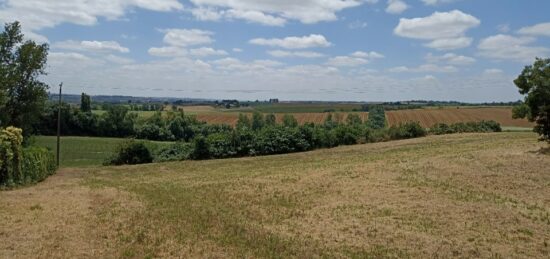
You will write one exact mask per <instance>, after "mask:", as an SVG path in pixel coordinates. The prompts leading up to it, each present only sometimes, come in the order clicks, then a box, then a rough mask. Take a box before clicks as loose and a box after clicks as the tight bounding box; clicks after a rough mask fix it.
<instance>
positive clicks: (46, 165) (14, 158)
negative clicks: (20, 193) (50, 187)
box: [0, 127, 57, 187]
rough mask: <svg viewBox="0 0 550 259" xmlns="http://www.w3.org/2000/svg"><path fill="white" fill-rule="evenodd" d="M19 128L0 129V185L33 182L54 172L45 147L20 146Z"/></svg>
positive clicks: (53, 166) (50, 157) (49, 153)
mask: <svg viewBox="0 0 550 259" xmlns="http://www.w3.org/2000/svg"><path fill="white" fill-rule="evenodd" d="M22 142H23V136H22V131H21V129H18V128H14V127H8V128H6V129H4V130H2V131H0V186H7V187H13V186H17V185H24V184H29V183H35V182H39V181H42V180H44V179H46V178H47V177H48V176H50V175H52V174H54V173H55V170H56V168H57V166H56V161H55V157H54V155H53V153H52V152H50V151H49V150H47V149H45V148H39V147H28V148H25V149H23V148H22Z"/></svg>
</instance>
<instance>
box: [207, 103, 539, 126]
mask: <svg viewBox="0 0 550 259" xmlns="http://www.w3.org/2000/svg"><path fill="white" fill-rule="evenodd" d="M289 114H292V115H293V116H294V117H295V118H296V120H298V122H299V123H300V124H304V123H306V122H313V123H322V122H323V121H324V120H325V118H326V116H328V114H329V113H289ZM332 114H333V116H334V117H333V118H335V119H337V120H340V121H345V119H346V117H347V115H348V113H347V112H346V113H341V112H336V113H332ZM356 114H359V115H360V116H361V118H362V119H363V120H366V119H367V118H368V113H367V112H356ZM238 116H239V115H238V113H202V114H201V113H200V114H197V119H198V120H200V121H205V122H207V123H210V124H218V123H225V124H229V125H235V124H236V123H237V119H238ZM276 116H277V119H278V120H279V121H280V120H281V119H282V117H283V116H284V114H276ZM386 119H387V121H388V124H389V125H390V126H392V125H397V124H399V123H405V122H410V121H418V122H420V124H421V125H422V126H424V127H431V126H433V125H434V124H436V123H456V122H471V121H480V120H494V121H497V122H499V123H500V124H501V125H502V126H509V127H522V128H528V127H533V124H532V123H530V122H528V121H527V120H524V119H520V120H515V119H512V109H511V108H459V109H457V108H444V109H417V110H399V111H386Z"/></svg>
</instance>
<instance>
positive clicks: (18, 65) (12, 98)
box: [0, 22, 49, 134]
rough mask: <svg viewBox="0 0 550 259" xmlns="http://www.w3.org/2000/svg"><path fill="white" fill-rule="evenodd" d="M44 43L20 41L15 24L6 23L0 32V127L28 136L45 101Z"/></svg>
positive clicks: (18, 28)
mask: <svg viewBox="0 0 550 259" xmlns="http://www.w3.org/2000/svg"><path fill="white" fill-rule="evenodd" d="M48 49H49V47H48V44H37V43H35V42H34V41H31V40H27V41H24V35H23V34H22V33H21V25H20V24H19V22H13V23H7V24H6V25H5V27H4V31H3V32H2V33H0V125H2V126H7V125H12V126H16V127H19V128H22V129H23V132H24V133H25V134H29V133H30V132H29V131H30V129H31V126H32V123H34V121H35V120H36V119H37V118H38V116H39V115H40V112H41V111H42V109H43V108H44V104H45V102H46V100H47V98H48V93H47V89H48V86H47V85H46V84H45V83H43V82H41V81H40V80H39V77H40V76H41V75H45V74H46V71H45V68H46V61H47V56H48Z"/></svg>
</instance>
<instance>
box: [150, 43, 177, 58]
mask: <svg viewBox="0 0 550 259" xmlns="http://www.w3.org/2000/svg"><path fill="white" fill-rule="evenodd" d="M147 52H148V53H149V55H151V56H155V57H177V56H185V55H187V51H186V50H185V49H182V48H179V47H172V46H169V47H160V48H156V47H153V48H149V50H148V51H147Z"/></svg>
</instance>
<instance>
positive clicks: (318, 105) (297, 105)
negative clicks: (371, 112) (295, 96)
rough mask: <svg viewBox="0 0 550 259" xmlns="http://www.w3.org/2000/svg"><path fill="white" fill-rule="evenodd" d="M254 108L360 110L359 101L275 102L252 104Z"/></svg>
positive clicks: (273, 110)
mask: <svg viewBox="0 0 550 259" xmlns="http://www.w3.org/2000/svg"><path fill="white" fill-rule="evenodd" d="M252 107H253V108H254V110H256V111H259V112H263V113H319V112H325V111H328V110H331V111H334V112H340V111H343V112H351V111H353V110H354V109H356V110H360V109H361V104H357V103H273V104H260V105H252Z"/></svg>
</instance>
